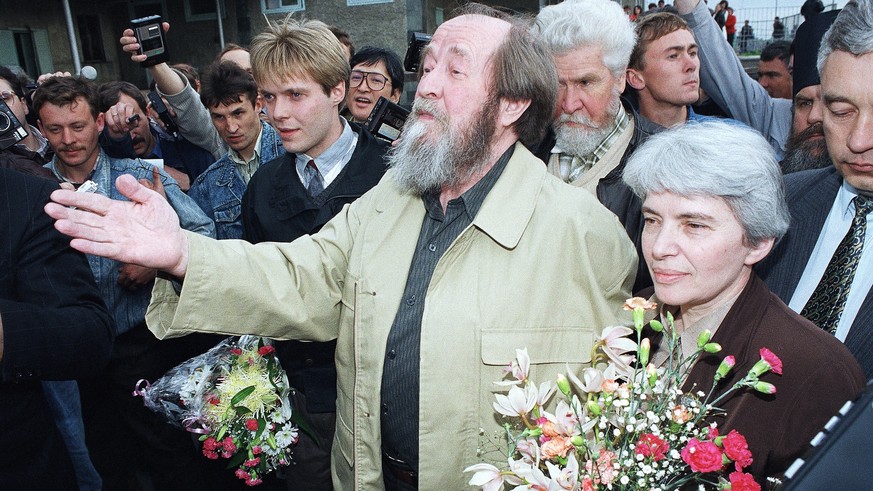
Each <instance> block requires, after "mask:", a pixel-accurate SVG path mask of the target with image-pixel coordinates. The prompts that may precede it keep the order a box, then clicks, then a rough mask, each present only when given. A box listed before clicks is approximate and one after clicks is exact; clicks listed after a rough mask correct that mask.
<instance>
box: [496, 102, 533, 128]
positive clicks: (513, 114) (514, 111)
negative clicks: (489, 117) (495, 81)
mask: <svg viewBox="0 0 873 491" xmlns="http://www.w3.org/2000/svg"><path fill="white" fill-rule="evenodd" d="M528 107H530V99H522V100H517V101H511V100H508V99H500V109H499V111H498V116H497V122H498V123H499V124H500V126H503V127H504V128H508V127H510V126H512V125H513V124H514V123H515V122H516V121H518V119H519V118H521V115H522V114H524V112H525V111H527V108H528Z"/></svg>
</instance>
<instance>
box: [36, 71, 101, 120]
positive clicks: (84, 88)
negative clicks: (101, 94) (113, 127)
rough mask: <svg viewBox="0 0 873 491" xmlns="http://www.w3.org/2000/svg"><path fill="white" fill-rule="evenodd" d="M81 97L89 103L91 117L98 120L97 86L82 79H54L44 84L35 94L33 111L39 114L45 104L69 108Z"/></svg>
mask: <svg viewBox="0 0 873 491" xmlns="http://www.w3.org/2000/svg"><path fill="white" fill-rule="evenodd" d="M80 97H81V98H83V99H85V101H86V102H87V103H88V107H89V108H90V109H91V116H94V119H97V115H99V114H100V111H99V110H98V109H97V86H96V85H95V84H94V82H92V81H90V80H88V79H85V78H82V77H52V78H50V79H48V80H46V81H45V82H43V83H42V85H40V86H39V88H37V89H36V91H35V92H34V93H33V110H34V111H35V112H36V114H39V110H40V109H42V106H43V105H44V104H52V105H55V106H58V107H63V106H69V105H72V104H73V103H75V102H76V99H78V98H80Z"/></svg>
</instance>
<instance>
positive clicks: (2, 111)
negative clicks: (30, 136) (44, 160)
mask: <svg viewBox="0 0 873 491" xmlns="http://www.w3.org/2000/svg"><path fill="white" fill-rule="evenodd" d="M26 137H27V129H25V128H24V126H22V124H21V121H19V120H18V118H16V117H15V114H14V113H13V112H12V109H9V106H7V105H6V101H3V100H0V150H6V149H7V148H9V147H11V146H12V145H15V144H16V143H18V142H20V141H21V140H23V139H24V138H26Z"/></svg>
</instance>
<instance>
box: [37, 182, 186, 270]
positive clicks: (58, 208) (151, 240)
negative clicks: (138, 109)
mask: <svg viewBox="0 0 873 491" xmlns="http://www.w3.org/2000/svg"><path fill="white" fill-rule="evenodd" d="M115 187H116V188H117V189H118V191H119V192H120V193H121V194H123V195H124V196H126V197H127V198H128V199H129V200H130V201H118V200H111V199H109V198H107V197H105V196H101V195H99V194H93V193H77V192H73V191H69V190H65V189H59V190H57V191H55V192H53V193H52V196H51V197H52V202H50V203H48V204H47V205H46V206H45V212H46V213H47V214H48V215H49V216H51V217H52V218H54V219H55V220H57V221H56V222H55V228H56V229H58V230H59V231H60V232H61V233H64V234H66V235H69V236H71V237H73V240H72V241H71V242H70V245H72V246H73V248H75V249H78V250H80V251H82V252H84V253H86V254H94V255H97V256H103V257H108V258H110V259H115V260H116V261H120V262H123V263H132V264H138V265H140V266H145V267H148V268H154V269H158V270H161V271H166V272H167V273H169V274H171V275H173V276H176V277H179V278H182V277H184V276H185V272H186V271H187V269H188V238H187V237H186V236H185V234H184V233H183V232H182V228H181V227H180V226H179V217H178V216H177V215H176V212H175V211H174V210H173V208H172V207H171V206H170V204H169V203H168V202H167V200H166V199H164V198H163V197H162V196H161V195H160V194H158V193H156V192H154V191H151V190H149V189H148V188H146V187H145V186H143V185H142V184H140V183H138V182H137V181H136V179H135V178H134V177H133V176H131V175H128V174H125V175H122V176H120V177H119V178H118V179H117V180H116V181H115ZM70 207H75V208H70Z"/></svg>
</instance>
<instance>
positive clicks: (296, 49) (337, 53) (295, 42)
mask: <svg viewBox="0 0 873 491" xmlns="http://www.w3.org/2000/svg"><path fill="white" fill-rule="evenodd" d="M251 56H252V76H254V78H255V81H256V82H257V83H258V85H262V84H264V83H266V82H283V81H285V80H287V79H289V78H297V79H302V78H311V79H312V80H314V81H315V82H316V83H317V84H319V85H321V88H322V89H323V90H324V93H325V94H330V90H331V89H332V88H333V87H336V85H337V84H339V83H340V82H346V83H347V82H348V79H349V72H350V71H351V69H350V68H349V62H348V59H347V58H346V50H345V48H344V47H343V45H342V44H341V43H340V42H339V40H337V38H336V36H334V34H333V33H332V32H331V31H330V29H329V28H328V26H327V24H325V23H323V22H320V21H317V20H306V19H300V20H298V19H294V18H292V17H291V16H290V15H289V16H288V17H285V19H284V20H281V21H278V22H268V23H267V29H266V30H265V31H264V32H262V33H260V34H258V35H257V36H255V38H254V39H253V40H252V47H251Z"/></svg>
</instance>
